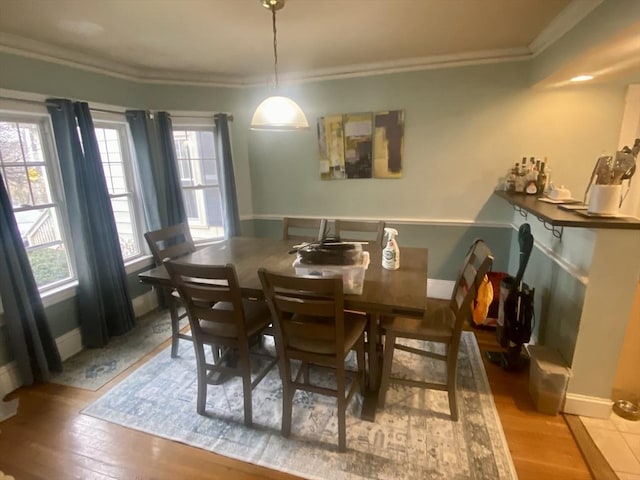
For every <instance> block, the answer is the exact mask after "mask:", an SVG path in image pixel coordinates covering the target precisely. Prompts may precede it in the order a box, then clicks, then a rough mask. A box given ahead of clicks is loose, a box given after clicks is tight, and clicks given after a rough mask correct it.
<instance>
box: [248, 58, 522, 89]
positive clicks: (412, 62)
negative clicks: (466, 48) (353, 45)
mask: <svg viewBox="0 0 640 480" xmlns="http://www.w3.org/2000/svg"><path fill="white" fill-rule="evenodd" d="M531 58H532V55H531V51H530V50H529V49H528V48H510V49H502V50H483V51H478V52H468V53H460V54H455V55H433V56H430V57H415V58H405V59H402V60H393V61H389V62H377V63H360V64H354V65H344V66H341V67H334V68H325V69H317V70H309V71H306V72H291V73H282V74H279V79H280V83H286V82H290V83H305V82H319V81H325V80H340V79H345V78H356V77H369V76H374V75H388V74H392V73H404V72H416V71H422V70H435V69H440V68H453V67H463V66H469V65H484V64H493V63H502V62H515V61H526V60H530V59H531ZM264 84H265V80H264V76H262V77H256V76H254V77H247V79H246V85H247V86H252V87H253V86H259V85H264Z"/></svg>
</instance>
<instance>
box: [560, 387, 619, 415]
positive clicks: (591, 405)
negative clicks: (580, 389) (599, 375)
mask: <svg viewBox="0 0 640 480" xmlns="http://www.w3.org/2000/svg"><path fill="white" fill-rule="evenodd" d="M612 405H613V402H612V401H611V400H610V399H608V398H599V397H587V396H586V395H578V394H577V393H567V396H566V398H565V402H564V408H563V409H562V411H563V412H564V413H570V414H572V415H580V416H582V417H593V418H609V415H610V414H611V406H612Z"/></svg>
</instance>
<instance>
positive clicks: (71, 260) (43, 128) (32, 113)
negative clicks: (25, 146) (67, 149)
mask: <svg viewBox="0 0 640 480" xmlns="http://www.w3.org/2000/svg"><path fill="white" fill-rule="evenodd" d="M14 103H15V102H12V101H0V121H2V122H12V123H31V124H36V125H37V126H38V131H39V133H40V139H41V142H42V145H41V146H42V154H43V157H44V162H43V164H44V166H45V168H46V171H47V176H48V182H49V189H50V193H51V200H52V202H50V203H47V204H42V205H43V207H44V208H53V209H54V210H55V213H56V215H57V217H58V229H59V232H60V237H61V239H60V243H61V244H62V245H63V246H64V249H65V254H66V257H67V265H68V267H69V277H68V278H66V279H64V280H60V281H57V282H54V283H51V284H49V285H46V286H44V287H38V293H39V294H40V297H41V298H42V299H43V300H44V299H45V298H49V300H50V301H49V302H45V305H47V304H50V303H55V302H57V301H61V300H63V299H66V298H70V297H71V296H73V295H75V289H76V287H77V285H78V275H77V268H76V263H75V255H74V254H73V252H74V244H73V240H72V239H73V236H72V235H71V228H70V223H69V216H68V210H67V206H66V201H65V200H66V199H65V195H64V187H63V183H62V172H61V170H60V161H59V158H58V151H57V149H56V145H55V139H54V137H53V124H52V122H51V117H50V116H49V113H48V112H47V111H46V107H45V106H44V104H43V105H42V106H34V105H28V106H27V105H24V106H23V105H20V106H19V107H18V106H17V105H16V106H14ZM34 209H35V208H23V209H15V208H14V209H13V211H14V212H20V211H27V210H34ZM42 248H46V245H43V246H42ZM51 300H53V302H51Z"/></svg>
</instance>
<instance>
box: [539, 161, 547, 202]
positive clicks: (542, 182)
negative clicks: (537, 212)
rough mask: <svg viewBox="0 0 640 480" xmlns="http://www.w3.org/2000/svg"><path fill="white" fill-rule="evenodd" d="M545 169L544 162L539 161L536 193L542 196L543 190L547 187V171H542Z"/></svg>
mask: <svg viewBox="0 0 640 480" xmlns="http://www.w3.org/2000/svg"><path fill="white" fill-rule="evenodd" d="M544 169H545V162H540V171H539V172H538V181H537V184H538V193H537V194H538V195H539V196H542V195H544V193H545V190H546V189H547V183H548V176H547V172H545V171H544Z"/></svg>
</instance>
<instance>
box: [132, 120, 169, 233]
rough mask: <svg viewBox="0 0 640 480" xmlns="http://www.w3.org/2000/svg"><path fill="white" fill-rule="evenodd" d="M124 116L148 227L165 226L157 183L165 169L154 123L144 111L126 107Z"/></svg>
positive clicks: (156, 228) (161, 182)
mask: <svg viewBox="0 0 640 480" xmlns="http://www.w3.org/2000/svg"><path fill="white" fill-rule="evenodd" d="M126 116H127V121H128V122H129V127H130V129H131V137H132V138H133V147H134V149H135V151H136V161H135V162H134V164H135V167H136V169H137V170H136V171H137V178H138V183H139V186H140V188H139V191H140V193H141V195H142V203H143V209H144V216H145V220H146V223H147V227H148V229H149V230H158V229H160V228H162V227H163V226H167V225H166V224H165V222H163V221H162V219H164V218H166V208H165V209H164V211H161V210H162V209H163V208H164V205H165V203H164V201H160V199H159V197H158V190H159V186H161V185H163V184H164V180H163V175H164V172H163V169H162V168H160V167H161V166H162V165H161V162H159V161H157V160H158V159H159V158H160V151H159V145H158V140H157V133H156V128H155V122H154V121H153V118H152V117H151V113H150V112H148V111H146V110H128V111H127V112H126Z"/></svg>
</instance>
